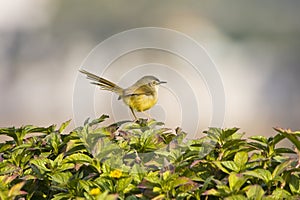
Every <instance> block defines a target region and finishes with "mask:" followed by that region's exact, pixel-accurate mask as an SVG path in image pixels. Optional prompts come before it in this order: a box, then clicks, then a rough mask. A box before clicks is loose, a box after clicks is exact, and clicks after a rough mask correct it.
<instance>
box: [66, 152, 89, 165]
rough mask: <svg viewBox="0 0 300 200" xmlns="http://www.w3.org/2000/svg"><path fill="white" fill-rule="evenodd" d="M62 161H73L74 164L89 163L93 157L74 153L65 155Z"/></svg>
mask: <svg viewBox="0 0 300 200" xmlns="http://www.w3.org/2000/svg"><path fill="white" fill-rule="evenodd" d="M63 162H64V163H74V164H79V163H86V164H91V163H93V159H92V158H91V157H89V156H88V155H86V154H83V153H75V154H72V155H69V156H67V157H66V158H65V159H64V160H63Z"/></svg>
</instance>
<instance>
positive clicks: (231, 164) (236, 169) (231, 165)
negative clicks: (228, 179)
mask: <svg viewBox="0 0 300 200" xmlns="http://www.w3.org/2000/svg"><path fill="white" fill-rule="evenodd" d="M221 163H222V165H223V166H224V167H226V168H228V169H230V170H232V171H234V172H239V171H240V167H239V166H238V165H237V164H236V163H235V162H234V161H222V162H221Z"/></svg>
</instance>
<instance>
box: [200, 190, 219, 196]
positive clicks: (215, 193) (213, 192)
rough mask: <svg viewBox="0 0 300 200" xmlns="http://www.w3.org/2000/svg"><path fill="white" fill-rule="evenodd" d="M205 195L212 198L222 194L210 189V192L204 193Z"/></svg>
mask: <svg viewBox="0 0 300 200" xmlns="http://www.w3.org/2000/svg"><path fill="white" fill-rule="evenodd" d="M203 194H204V195H212V196H221V195H222V194H221V193H220V192H219V191H218V190H216V189H210V190H206V191H205V192H204V193H203Z"/></svg>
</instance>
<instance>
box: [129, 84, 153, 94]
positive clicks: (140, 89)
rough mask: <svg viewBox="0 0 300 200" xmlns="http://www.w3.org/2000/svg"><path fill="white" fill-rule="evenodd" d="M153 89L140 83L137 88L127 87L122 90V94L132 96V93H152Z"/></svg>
mask: <svg viewBox="0 0 300 200" xmlns="http://www.w3.org/2000/svg"><path fill="white" fill-rule="evenodd" d="M152 94H153V91H152V90H151V88H149V87H148V86H146V85H141V86H139V87H138V88H135V87H129V88H127V89H125V90H124V93H123V96H134V95H152Z"/></svg>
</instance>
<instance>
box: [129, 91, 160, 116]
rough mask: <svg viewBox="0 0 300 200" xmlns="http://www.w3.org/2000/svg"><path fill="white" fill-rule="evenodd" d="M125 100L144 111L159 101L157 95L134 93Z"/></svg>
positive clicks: (131, 105) (135, 108)
mask: <svg viewBox="0 0 300 200" xmlns="http://www.w3.org/2000/svg"><path fill="white" fill-rule="evenodd" d="M123 100H124V102H125V103H126V104H127V105H128V106H130V107H131V108H133V109H134V110H136V111H138V112H142V111H145V110H148V109H150V108H151V107H153V106H154V105H155V104H156V102H157V95H144V94H142V95H132V96H130V97H129V98H126V99H125V98H124V99H123Z"/></svg>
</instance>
